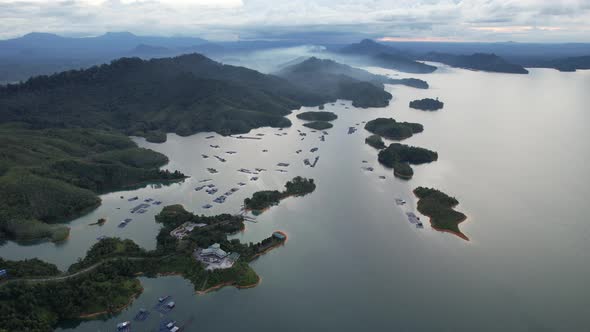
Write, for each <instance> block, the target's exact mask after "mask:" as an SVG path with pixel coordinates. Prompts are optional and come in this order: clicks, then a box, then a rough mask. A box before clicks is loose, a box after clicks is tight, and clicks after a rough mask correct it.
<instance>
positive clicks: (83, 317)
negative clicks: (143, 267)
mask: <svg viewBox="0 0 590 332" xmlns="http://www.w3.org/2000/svg"><path fill="white" fill-rule="evenodd" d="M138 282H139V281H138ZM140 287H141V289H140V290H139V291H138V292H137V293H134V294H132V295H131V297H130V299H129V301H128V302H127V303H126V304H124V305H122V306H121V307H119V308H115V310H112V311H108V310H103V311H99V312H93V313H88V314H80V316H78V318H79V319H89V318H95V317H97V316H101V315H109V314H114V313H118V312H121V311H123V310H124V309H126V308H127V307H129V306H130V305H131V304H132V303H133V301H134V300H135V299H137V298H138V297H139V295H141V293H143V291H144V289H143V286H142V285H141V282H140Z"/></svg>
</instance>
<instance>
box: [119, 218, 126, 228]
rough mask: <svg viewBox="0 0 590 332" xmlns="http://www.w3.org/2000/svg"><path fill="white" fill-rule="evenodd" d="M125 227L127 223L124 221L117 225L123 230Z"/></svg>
mask: <svg viewBox="0 0 590 332" xmlns="http://www.w3.org/2000/svg"><path fill="white" fill-rule="evenodd" d="M125 226H127V222H126V221H125V220H121V222H120V223H119V228H123V227H125Z"/></svg>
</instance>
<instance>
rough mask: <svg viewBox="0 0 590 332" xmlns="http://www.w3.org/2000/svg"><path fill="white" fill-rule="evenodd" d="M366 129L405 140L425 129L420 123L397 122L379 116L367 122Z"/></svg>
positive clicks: (386, 136)
mask: <svg viewBox="0 0 590 332" xmlns="http://www.w3.org/2000/svg"><path fill="white" fill-rule="evenodd" d="M365 129H366V130H367V131H369V132H371V133H373V134H376V135H380V136H382V137H385V138H389V139H395V140H403V139H406V138H409V137H412V135H414V134H417V133H421V132H422V131H424V127H423V126H422V125H421V124H419V123H411V122H397V121H395V120H394V119H387V118H377V119H375V120H371V121H369V122H367V123H366V124H365Z"/></svg>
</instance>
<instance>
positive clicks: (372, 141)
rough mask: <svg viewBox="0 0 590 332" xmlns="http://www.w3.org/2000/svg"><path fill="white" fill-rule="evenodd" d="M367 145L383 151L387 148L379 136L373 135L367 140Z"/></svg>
mask: <svg viewBox="0 0 590 332" xmlns="http://www.w3.org/2000/svg"><path fill="white" fill-rule="evenodd" d="M365 143H367V144H369V145H370V146H372V147H374V148H375V149H378V150H382V149H385V148H386V145H385V142H383V139H382V138H381V136H379V135H371V136H369V137H367V138H366V139H365Z"/></svg>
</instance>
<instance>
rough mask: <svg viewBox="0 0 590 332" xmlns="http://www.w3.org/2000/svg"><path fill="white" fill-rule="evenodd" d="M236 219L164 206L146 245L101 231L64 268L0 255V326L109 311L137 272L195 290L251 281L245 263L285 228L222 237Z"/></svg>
mask: <svg viewBox="0 0 590 332" xmlns="http://www.w3.org/2000/svg"><path fill="white" fill-rule="evenodd" d="M243 220H244V219H243V217H242V216H233V215H229V214H222V215H217V216H211V217H205V216H197V215H194V214H192V213H190V212H187V211H186V210H185V209H184V208H183V207H182V206H180V205H172V206H166V207H164V209H163V210H162V212H160V214H158V215H157V216H156V221H157V222H158V223H161V224H162V229H161V230H160V232H159V234H158V236H157V246H156V249H155V250H152V251H146V250H144V249H142V248H141V247H139V246H138V245H137V244H135V243H134V242H133V241H131V240H121V239H118V238H105V239H102V240H100V241H99V242H97V243H96V244H94V245H93V246H92V247H91V248H90V249H89V250H88V252H87V254H86V256H85V257H84V259H82V260H79V261H78V262H77V263H75V264H72V265H71V266H70V267H69V269H68V271H67V272H60V271H58V270H57V268H56V267H55V265H53V264H49V263H45V262H42V261H40V260H27V261H20V262H14V261H5V260H1V261H0V263H2V266H3V267H5V268H6V270H7V271H8V275H9V278H8V279H4V280H2V281H0V299H2V300H1V301H0V321H2V323H3V324H2V326H3V328H6V329H9V330H13V331H33V330H35V331H50V330H52V329H53V328H54V327H55V325H56V324H58V323H59V322H62V321H64V320H69V319H77V318H81V317H85V318H91V317H97V316H100V315H102V314H112V313H116V312H118V311H121V310H122V309H124V308H125V307H126V306H128V305H129V304H130V303H131V302H132V300H133V298H134V297H136V296H137V295H139V294H140V293H141V292H142V288H141V285H140V283H139V280H138V279H137V276H139V275H145V276H148V277H155V276H158V275H171V274H178V275H182V276H183V277H184V278H186V279H188V280H189V281H191V283H192V284H193V285H194V288H195V291H197V292H198V293H203V292H208V291H212V290H215V289H219V288H221V287H223V286H230V285H233V286H235V287H238V288H247V287H253V286H255V285H257V284H258V282H259V281H260V278H259V277H258V275H257V274H256V272H254V270H252V268H251V267H250V265H249V264H248V263H249V262H251V261H252V260H253V259H255V258H257V257H259V256H260V255H262V254H264V253H265V252H267V251H269V250H271V249H272V248H275V247H277V246H280V245H281V244H283V243H284V242H285V241H286V235H285V234H284V233H282V232H274V233H273V234H272V235H271V236H270V237H268V238H266V239H264V240H262V241H261V242H259V243H256V244H252V243H250V244H242V243H240V241H238V240H229V239H228V238H227V236H228V234H232V233H235V232H237V231H240V230H242V229H243V228H244V223H243ZM196 225H198V226H196ZM186 226H190V228H191V230H190V231H188V233H186V234H185V233H182V234H183V236H180V233H178V232H174V230H176V229H178V228H179V227H185V228H187V227H186Z"/></svg>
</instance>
